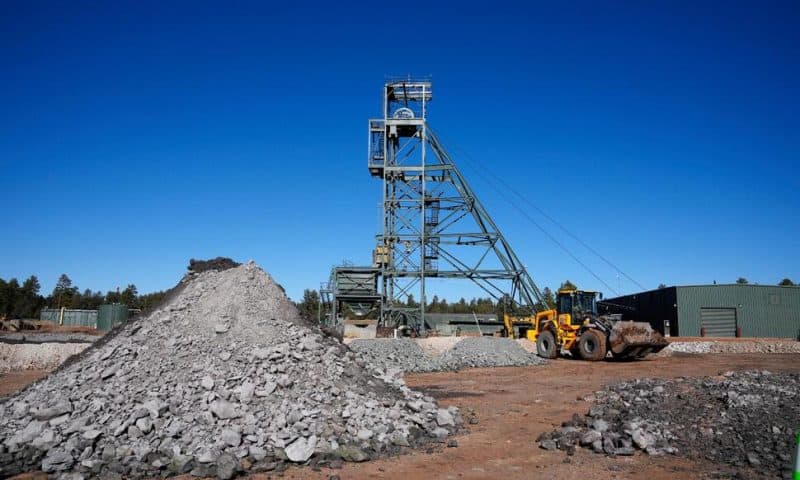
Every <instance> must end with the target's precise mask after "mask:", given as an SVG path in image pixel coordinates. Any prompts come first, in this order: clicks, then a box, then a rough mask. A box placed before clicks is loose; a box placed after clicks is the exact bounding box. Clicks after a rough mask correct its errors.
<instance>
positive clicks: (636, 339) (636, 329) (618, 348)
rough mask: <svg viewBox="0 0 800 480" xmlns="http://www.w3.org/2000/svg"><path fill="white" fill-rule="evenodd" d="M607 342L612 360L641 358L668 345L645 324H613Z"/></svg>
mask: <svg viewBox="0 0 800 480" xmlns="http://www.w3.org/2000/svg"><path fill="white" fill-rule="evenodd" d="M608 341H609V348H610V350H611V353H612V354H613V355H614V358H621V359H633V358H643V357H645V356H647V355H649V354H651V353H658V352H660V351H661V350H663V349H664V347H666V346H667V345H668V342H667V340H666V339H665V338H664V337H663V336H662V335H661V334H660V333H658V332H657V331H655V330H653V328H652V327H651V326H650V324H649V323H645V322H617V323H615V324H614V328H612V329H611V334H610V335H609V336H608Z"/></svg>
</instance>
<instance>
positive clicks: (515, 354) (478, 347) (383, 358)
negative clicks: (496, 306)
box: [349, 337, 546, 373]
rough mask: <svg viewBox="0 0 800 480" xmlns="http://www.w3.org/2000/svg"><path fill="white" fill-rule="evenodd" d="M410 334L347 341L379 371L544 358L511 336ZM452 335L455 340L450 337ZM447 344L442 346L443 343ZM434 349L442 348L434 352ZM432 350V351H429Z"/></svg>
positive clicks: (452, 368) (439, 368)
mask: <svg viewBox="0 0 800 480" xmlns="http://www.w3.org/2000/svg"><path fill="white" fill-rule="evenodd" d="M443 338H448V337H440V338H436V339H425V341H430V340H436V341H434V342H430V343H428V344H427V345H426V347H422V346H421V345H420V342H421V341H420V340H414V339H410V338H376V339H368V340H367V339H358V340H354V341H352V342H351V343H350V344H349V347H350V348H351V349H352V350H353V351H354V352H356V354H357V356H358V358H359V360H361V361H362V362H364V363H365V364H366V365H369V366H371V367H372V368H377V369H379V370H380V371H391V370H393V369H394V370H400V371H403V372H409V373H411V372H413V373H424V372H438V371H455V370H460V369H463V368H481V367H509V366H526V365H541V364H544V363H546V360H544V359H543V358H540V357H538V356H537V355H536V354H535V353H531V352H527V351H526V350H525V349H523V348H522V347H521V346H520V345H519V344H518V343H517V342H516V341H515V340H513V339H510V338H498V337H449V338H448V339H447V341H442V339H443ZM451 339H455V340H451ZM448 345H449V348H443V347H447V346H448ZM437 351H442V353H441V354H440V355H436V354H435V353H436V352H437ZM431 353H433V354H431Z"/></svg>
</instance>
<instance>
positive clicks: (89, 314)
mask: <svg viewBox="0 0 800 480" xmlns="http://www.w3.org/2000/svg"><path fill="white" fill-rule="evenodd" d="M60 315H61V310H60V309H57V308H45V309H43V310H42V313H41V314H40V315H39V319H40V320H45V321H48V322H54V323H56V324H57V323H58V322H59V318H60ZM64 325H72V326H80V327H92V328H97V310H64Z"/></svg>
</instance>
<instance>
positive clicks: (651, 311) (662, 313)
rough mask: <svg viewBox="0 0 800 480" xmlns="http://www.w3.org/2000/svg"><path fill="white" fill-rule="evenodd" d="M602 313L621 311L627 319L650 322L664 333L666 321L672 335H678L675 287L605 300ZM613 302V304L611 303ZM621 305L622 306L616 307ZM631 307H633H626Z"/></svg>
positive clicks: (601, 309)
mask: <svg viewBox="0 0 800 480" xmlns="http://www.w3.org/2000/svg"><path fill="white" fill-rule="evenodd" d="M603 302H606V304H605V305H603V304H601V308H600V309H599V310H600V313H621V314H622V318H623V319H625V320H634V321H637V322H648V323H649V324H650V325H651V326H652V327H653V328H654V329H656V330H658V331H659V332H661V333H662V334H663V333H664V326H665V323H666V322H667V321H668V322H669V325H670V331H669V334H670V335H673V336H674V335H678V333H679V329H678V312H677V311H676V309H675V303H676V289H675V287H667V288H660V289H658V290H650V291H647V292H641V293H637V294H634V295H625V296H623V297H616V298H609V299H606V300H603ZM609 304H611V305H609ZM615 305H620V306H621V307H615ZM624 307H630V308H632V309H633V310H631V309H628V308H624Z"/></svg>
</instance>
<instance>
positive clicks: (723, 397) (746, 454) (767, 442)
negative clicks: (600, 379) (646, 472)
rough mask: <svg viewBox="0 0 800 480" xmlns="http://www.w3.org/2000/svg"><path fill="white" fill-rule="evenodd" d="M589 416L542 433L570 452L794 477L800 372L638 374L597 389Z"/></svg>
mask: <svg viewBox="0 0 800 480" xmlns="http://www.w3.org/2000/svg"><path fill="white" fill-rule="evenodd" d="M595 397H596V401H595V403H594V404H593V405H592V407H591V408H590V410H589V413H588V414H587V415H586V416H580V415H574V416H573V418H572V420H571V421H568V422H564V424H563V426H562V428H561V429H559V430H557V431H554V432H549V433H546V434H543V435H542V436H541V437H540V438H539V439H538V442H539V446H540V447H541V448H544V449H548V450H555V449H561V450H565V451H566V452H567V454H572V453H574V452H575V450H576V448H577V447H579V446H581V447H585V448H588V449H591V450H593V451H595V452H597V453H602V454H606V455H612V456H613V455H633V454H634V453H635V451H636V450H641V451H643V452H645V453H647V454H649V455H663V454H681V455H686V456H690V457H700V458H705V459H707V460H711V461H714V462H718V463H726V464H730V465H732V466H734V467H740V468H741V467H744V468H746V469H747V476H748V478H781V476H783V477H785V478H791V468H792V454H793V453H794V448H795V446H794V435H795V429H796V428H797V426H798V425H797V421H798V419H800V374H776V373H770V372H766V371H763V372H759V371H752V372H741V373H734V372H728V373H725V374H724V375H722V376H720V377H710V378H691V379H689V378H683V379H677V380H649V379H643V380H636V381H632V382H626V383H621V384H618V385H615V386H612V387H609V388H607V389H606V390H603V391H601V392H597V393H596V395H595Z"/></svg>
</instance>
